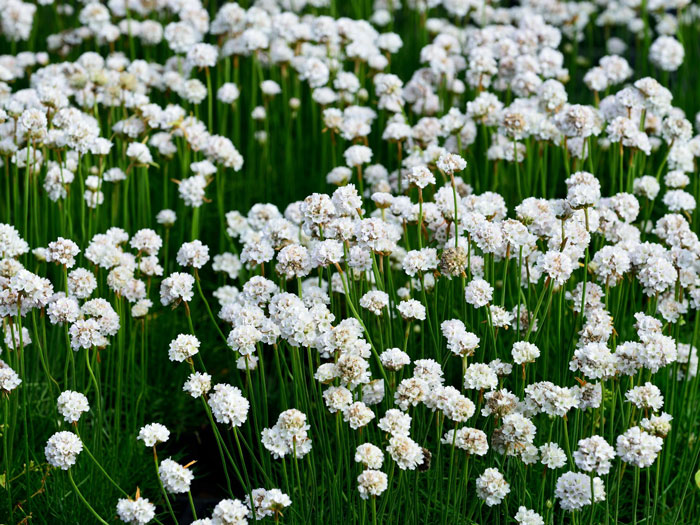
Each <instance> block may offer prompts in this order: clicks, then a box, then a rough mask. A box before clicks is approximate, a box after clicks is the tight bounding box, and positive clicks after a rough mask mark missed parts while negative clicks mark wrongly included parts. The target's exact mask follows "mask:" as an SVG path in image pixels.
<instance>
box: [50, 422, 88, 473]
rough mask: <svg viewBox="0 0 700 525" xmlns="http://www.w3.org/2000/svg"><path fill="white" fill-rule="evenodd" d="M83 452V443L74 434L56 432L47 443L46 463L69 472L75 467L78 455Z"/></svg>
mask: <svg viewBox="0 0 700 525" xmlns="http://www.w3.org/2000/svg"><path fill="white" fill-rule="evenodd" d="M82 450H83V443H82V442H81V441H80V438H79V437H78V436H76V435H75V434H73V432H67V431H62V432H56V433H55V434H54V435H52V436H51V437H50V438H49V440H48V441H47V442H46V448H45V449H44V454H45V455H46V461H48V462H49V464H50V465H51V466H53V467H57V468H60V469H63V470H68V469H69V468H71V467H72V466H73V465H75V460H76V458H77V457H78V454H80V452H81V451H82Z"/></svg>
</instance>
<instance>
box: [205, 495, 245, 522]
mask: <svg viewBox="0 0 700 525" xmlns="http://www.w3.org/2000/svg"><path fill="white" fill-rule="evenodd" d="M247 518H248V507H246V506H245V505H244V504H243V502H241V501H240V500H237V499H225V500H221V501H220V502H219V503H217V504H216V507H214V511H213V512H212V523H213V524H214V525H245V524H247V523H248V519H247Z"/></svg>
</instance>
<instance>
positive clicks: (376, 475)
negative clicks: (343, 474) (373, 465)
mask: <svg viewBox="0 0 700 525" xmlns="http://www.w3.org/2000/svg"><path fill="white" fill-rule="evenodd" d="M387 484H388V478H387V475H386V474H385V473H384V472H382V471H380V470H369V469H367V470H363V471H362V473H361V474H360V475H359V476H357V490H358V491H359V492H360V497H361V498H362V499H368V498H369V497H370V496H372V497H375V496H380V495H381V494H382V493H383V492H384V491H385V490H386V488H387Z"/></svg>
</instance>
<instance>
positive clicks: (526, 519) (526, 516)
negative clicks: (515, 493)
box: [515, 505, 544, 525]
mask: <svg viewBox="0 0 700 525" xmlns="http://www.w3.org/2000/svg"><path fill="white" fill-rule="evenodd" d="M515 521H517V522H518V525H544V520H543V519H542V516H540V515H539V514H537V512H535V511H534V510H529V509H528V508H527V507H524V506H522V505H521V506H520V507H518V512H517V513H516V514H515Z"/></svg>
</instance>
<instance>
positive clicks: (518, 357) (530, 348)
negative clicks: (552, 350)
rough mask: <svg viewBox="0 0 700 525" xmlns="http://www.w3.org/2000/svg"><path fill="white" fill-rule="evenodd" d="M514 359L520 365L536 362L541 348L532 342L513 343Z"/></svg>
mask: <svg viewBox="0 0 700 525" xmlns="http://www.w3.org/2000/svg"><path fill="white" fill-rule="evenodd" d="M511 352H512V354H513V361H515V363H517V364H519V365H524V364H525V363H534V362H535V359H537V358H538V357H539V356H540V350H539V348H537V347H536V346H535V345H533V344H532V343H528V342H525V341H518V342H516V343H514V344H513V350H512V351H511Z"/></svg>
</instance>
